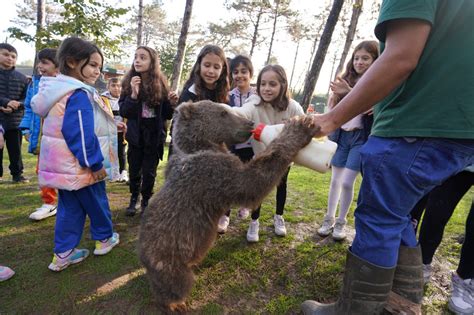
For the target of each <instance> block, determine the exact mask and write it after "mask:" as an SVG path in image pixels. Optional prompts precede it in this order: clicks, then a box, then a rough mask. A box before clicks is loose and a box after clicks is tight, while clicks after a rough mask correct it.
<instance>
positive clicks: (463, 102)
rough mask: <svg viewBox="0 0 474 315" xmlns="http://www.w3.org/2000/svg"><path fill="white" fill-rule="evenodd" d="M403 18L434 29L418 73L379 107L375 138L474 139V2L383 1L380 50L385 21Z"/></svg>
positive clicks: (376, 111)
mask: <svg viewBox="0 0 474 315" xmlns="http://www.w3.org/2000/svg"><path fill="white" fill-rule="evenodd" d="M400 18H411V19H421V20H425V21H427V22H429V23H430V24H431V26H432V29H431V33H430V35H429V37H428V40H427V43H426V45H425V48H424V50H423V53H422V55H421V58H420V60H419V62H418V66H417V67H416V69H415V70H414V71H413V72H412V73H411V74H410V76H409V77H408V79H407V80H406V81H405V82H403V83H402V84H401V85H400V86H399V87H398V88H396V89H395V90H394V91H393V92H392V93H391V94H390V95H389V96H387V97H386V98H385V99H384V100H382V101H381V102H380V103H379V104H377V105H376V106H375V110H374V117H375V121H374V125H373V129H372V134H373V135H375V136H380V137H410V136H411V137H437V138H458V139H459V138H461V139H474V0H384V1H383V3H382V7H381V10H380V16H379V20H378V22H377V26H376V28H375V35H376V36H377V38H378V39H379V40H380V41H381V42H382V44H381V48H382V49H383V48H384V47H383V46H384V41H385V35H386V22H387V21H390V20H394V19H400Z"/></svg>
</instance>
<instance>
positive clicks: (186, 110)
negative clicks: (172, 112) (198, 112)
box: [179, 102, 194, 120]
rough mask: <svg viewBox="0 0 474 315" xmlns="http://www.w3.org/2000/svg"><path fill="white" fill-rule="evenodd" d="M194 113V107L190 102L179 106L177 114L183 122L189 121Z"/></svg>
mask: <svg viewBox="0 0 474 315" xmlns="http://www.w3.org/2000/svg"><path fill="white" fill-rule="evenodd" d="M193 112H194V105H193V103H192V102H188V103H184V104H181V105H180V106H179V113H180V114H181V117H182V118H183V119H185V120H188V119H191V117H192V116H193Z"/></svg>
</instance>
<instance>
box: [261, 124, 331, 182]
mask: <svg viewBox="0 0 474 315" xmlns="http://www.w3.org/2000/svg"><path fill="white" fill-rule="evenodd" d="M283 127H284V124H278V125H265V124H258V125H257V127H256V128H255V130H254V131H253V137H254V139H255V140H257V141H260V142H262V143H263V144H265V145H269V144H270V143H271V142H272V141H273V139H275V138H276V137H277V136H278V135H279V134H280V132H281V131H282V130H283ZM336 149H337V143H335V142H333V141H331V140H329V139H328V138H327V137H323V138H319V139H315V138H313V139H312V140H311V142H310V143H309V144H308V145H307V146H305V147H304V148H303V149H301V150H300V151H299V152H298V154H297V155H296V157H295V160H294V162H295V163H296V164H299V165H301V166H304V167H307V168H310V169H313V170H315V171H317V172H320V173H325V172H326V171H327V170H329V167H330V165H331V159H332V157H333V155H334V153H336Z"/></svg>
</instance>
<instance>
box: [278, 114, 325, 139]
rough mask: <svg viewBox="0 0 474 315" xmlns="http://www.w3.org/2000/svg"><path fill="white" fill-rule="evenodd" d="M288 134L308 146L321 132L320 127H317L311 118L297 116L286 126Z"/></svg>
mask: <svg viewBox="0 0 474 315" xmlns="http://www.w3.org/2000/svg"><path fill="white" fill-rule="evenodd" d="M285 129H286V130H285V131H284V132H286V133H288V134H290V135H291V136H292V137H294V138H295V139H298V140H300V141H302V142H303V143H305V144H308V143H309V141H311V139H312V138H313V137H314V136H315V135H316V134H317V133H318V132H319V129H320V128H319V126H316V125H315V124H314V122H313V119H312V118H311V116H308V115H305V116H295V117H293V118H291V119H290V121H289V122H287V123H286V125H285Z"/></svg>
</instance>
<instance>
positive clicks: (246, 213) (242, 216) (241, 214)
mask: <svg viewBox="0 0 474 315" xmlns="http://www.w3.org/2000/svg"><path fill="white" fill-rule="evenodd" d="M249 214H250V209H248V208H240V209H239V211H238V212H237V216H238V217H239V218H240V219H246V218H247V217H248V216H249Z"/></svg>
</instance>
